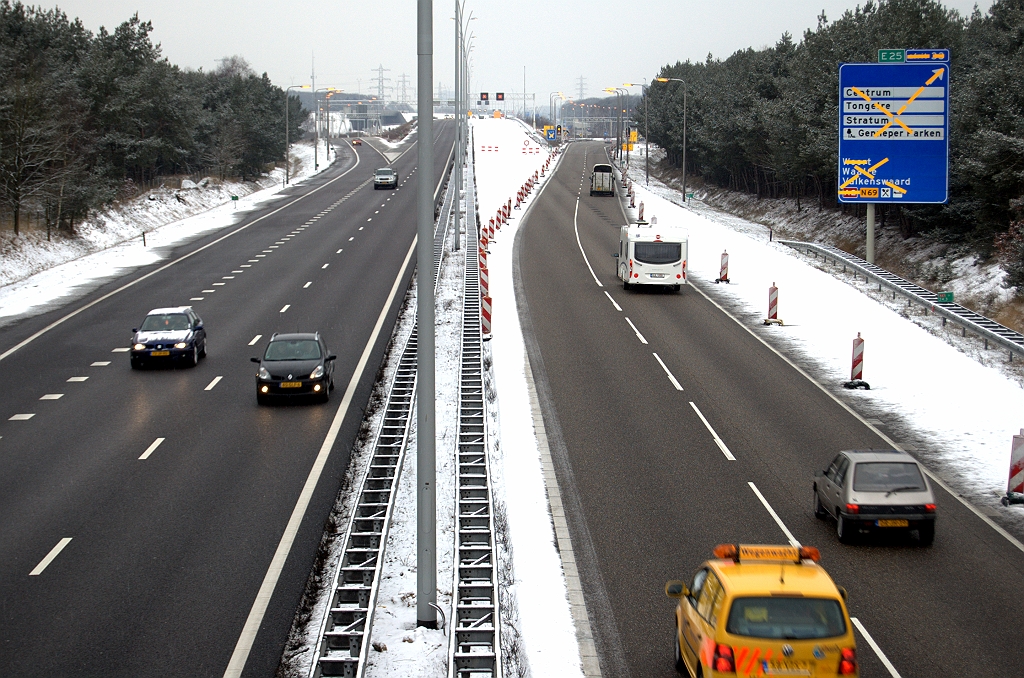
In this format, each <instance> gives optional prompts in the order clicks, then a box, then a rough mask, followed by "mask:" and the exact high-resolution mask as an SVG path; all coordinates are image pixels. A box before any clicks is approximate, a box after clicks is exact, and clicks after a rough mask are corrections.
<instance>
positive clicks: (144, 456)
mask: <svg viewBox="0 0 1024 678" xmlns="http://www.w3.org/2000/svg"><path fill="white" fill-rule="evenodd" d="M164 440H166V438H157V439H156V440H154V441H153V442H152V444H151V445H150V446H149V447H147V448H146V451H145V452H143V453H142V456H141V457H139V459H149V455H151V454H153V453H154V452H156V448H158V447H160V443H162V442H163V441H164Z"/></svg>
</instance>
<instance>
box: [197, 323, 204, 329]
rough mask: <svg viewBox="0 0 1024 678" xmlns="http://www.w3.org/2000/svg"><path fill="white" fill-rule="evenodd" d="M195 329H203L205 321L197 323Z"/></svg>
mask: <svg viewBox="0 0 1024 678" xmlns="http://www.w3.org/2000/svg"><path fill="white" fill-rule="evenodd" d="M195 329H197V330H201V329H203V323H196V327H195Z"/></svg>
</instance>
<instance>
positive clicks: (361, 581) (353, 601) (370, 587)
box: [311, 182, 475, 678]
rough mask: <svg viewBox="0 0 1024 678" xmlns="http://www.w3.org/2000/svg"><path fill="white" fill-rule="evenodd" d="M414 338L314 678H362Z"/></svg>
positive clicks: (442, 226) (442, 228) (438, 239)
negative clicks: (335, 677)
mask: <svg viewBox="0 0 1024 678" xmlns="http://www.w3.org/2000/svg"><path fill="white" fill-rule="evenodd" d="M453 193H454V182H449V186H448V189H447V191H446V192H445V198H444V202H443V203H442V207H441V212H440V217H439V218H438V220H437V222H436V224H435V227H434V243H433V246H434V270H433V275H434V278H433V284H434V289H435V290H436V289H437V284H438V281H439V279H440V272H441V260H442V256H443V254H444V242H445V235H446V233H447V231H448V224H449V222H450V220H451V212H452V205H453V204H454V199H453V197H452V194H453ZM474 253H475V250H474ZM416 330H417V328H416V327H415V326H414V327H413V331H412V335H411V336H410V337H409V340H408V342H407V343H406V345H405V348H404V349H403V350H402V356H401V358H400V359H399V363H398V370H397V371H396V372H395V377H394V380H393V381H392V384H391V388H390V389H389V390H388V398H387V404H386V405H385V409H384V419H383V421H382V422H381V426H380V429H379V430H378V432H377V439H376V441H375V442H374V450H373V456H372V457H371V459H370V464H369V466H367V469H366V473H365V475H364V476H363V481H362V484H361V486H360V491H359V495H358V496H359V500H358V503H357V504H356V506H355V508H354V509H353V511H352V516H351V518H350V519H349V524H348V527H347V529H346V531H345V542H344V543H345V547H344V552H343V554H342V557H341V563H340V566H339V567H338V569H337V571H336V572H335V575H334V581H333V583H332V589H333V592H332V594H331V602H330V604H329V605H328V608H327V613H326V614H325V616H324V620H323V622H322V623H321V626H320V635H319V639H318V642H317V658H316V661H314V662H313V666H312V667H311V675H312V676H313V677H314V678H319V677H320V676H344V677H345V678H359V677H360V676H362V675H363V674H364V672H365V670H366V657H367V653H368V652H369V650H370V648H369V642H368V641H369V638H370V630H371V628H372V626H373V613H374V610H375V609H376V607H377V592H378V587H379V585H380V571H381V567H382V566H383V564H384V548H385V546H386V544H387V538H388V530H389V528H390V526H391V517H392V514H393V511H394V504H395V495H396V494H397V490H398V482H399V480H400V478H401V474H402V466H403V464H404V461H405V450H406V444H407V443H408V440H409V425H410V423H411V421H412V408H413V402H414V400H415V395H416V352H417V348H418V345H419V344H418V340H417V337H418V335H417V331H416Z"/></svg>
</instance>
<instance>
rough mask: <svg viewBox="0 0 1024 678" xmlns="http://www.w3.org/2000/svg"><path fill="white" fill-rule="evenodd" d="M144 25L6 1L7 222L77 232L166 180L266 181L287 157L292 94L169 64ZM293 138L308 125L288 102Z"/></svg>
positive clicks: (0, 9) (228, 67) (261, 81)
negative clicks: (87, 220)
mask: <svg viewBox="0 0 1024 678" xmlns="http://www.w3.org/2000/svg"><path fill="white" fill-rule="evenodd" d="M152 29H153V28H152V24H150V23H149V22H143V21H140V20H139V18H138V15H135V16H133V17H132V18H131V19H129V20H127V21H125V22H124V23H122V24H121V25H120V26H118V27H117V28H116V29H115V30H114V31H113V32H108V31H107V30H105V29H103V28H101V29H100V30H99V32H98V33H96V34H93V33H92V32H90V31H88V30H86V29H85V27H84V26H83V25H82V23H81V21H79V20H78V19H74V20H71V19H68V17H67V16H66V15H65V14H64V13H63V12H61V11H60V10H59V9H53V10H44V9H40V8H36V7H26V6H24V5H22V4H21V3H20V2H15V3H13V4H12V3H11V2H10V0H0V223H12V222H13V225H14V229H15V233H17V232H18V230H19V228H20V224H21V223H22V221H23V218H24V215H25V214H32V215H34V216H35V217H36V218H43V219H45V221H46V224H47V226H48V227H50V226H51V225H52V226H53V227H56V228H61V229H65V230H73V227H74V223H75V222H76V221H77V220H81V219H82V218H83V217H84V216H85V215H86V214H87V213H88V212H89V210H91V209H94V208H96V207H100V206H102V205H105V204H108V203H109V202H111V201H112V200H115V199H117V198H119V197H131V196H132V195H135V194H136V193H137V192H138V191H139V188H140V187H141V186H143V185H146V184H149V183H151V182H153V181H154V180H157V179H159V177H161V176H167V175H174V174H197V173H209V174H214V175H218V176H220V177H221V178H224V177H228V176H240V177H242V178H243V179H245V178H248V177H253V176H258V175H259V174H260V173H261V172H262V171H264V170H265V169H266V168H267V166H268V164H269V163H271V162H274V161H276V160H278V159H281V158H283V157H284V150H285V130H284V123H285V92H284V91H283V90H282V89H281V88H279V87H276V86H274V85H273V84H271V82H270V80H269V79H268V78H267V76H266V74H265V73H264V74H263V75H262V76H258V75H256V74H255V73H254V72H253V71H252V69H251V68H249V66H248V65H247V64H246V63H245V61H244V60H241V59H240V58H237V57H233V58H229V59H224V60H222V61H221V65H220V67H219V68H217V69H215V70H213V71H210V72H203V71H202V70H200V71H192V70H183V69H180V68H178V67H177V66H175V65H173V64H171V63H169V62H168V61H167V59H165V58H163V57H161V54H160V46H159V45H154V44H153V42H152V41H151V40H150V33H151V32H152ZM288 106H289V113H290V117H289V123H290V127H291V130H290V133H291V138H292V139H295V138H298V136H299V125H300V124H301V123H302V122H303V121H304V120H305V118H306V117H307V116H308V113H307V112H306V111H304V110H303V109H302V108H301V105H300V103H299V101H298V98H297V97H294V96H292V97H289V98H288Z"/></svg>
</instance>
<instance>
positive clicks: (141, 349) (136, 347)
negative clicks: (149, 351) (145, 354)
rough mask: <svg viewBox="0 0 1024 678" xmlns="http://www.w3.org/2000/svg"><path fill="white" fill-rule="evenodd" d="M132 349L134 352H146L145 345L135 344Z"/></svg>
mask: <svg viewBox="0 0 1024 678" xmlns="http://www.w3.org/2000/svg"><path fill="white" fill-rule="evenodd" d="M132 348H133V349H135V350H136V351H145V350H146V345H145V344H135V345H134V346H132Z"/></svg>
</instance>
